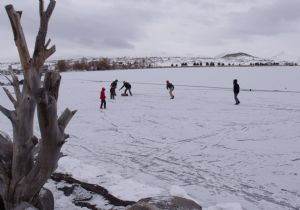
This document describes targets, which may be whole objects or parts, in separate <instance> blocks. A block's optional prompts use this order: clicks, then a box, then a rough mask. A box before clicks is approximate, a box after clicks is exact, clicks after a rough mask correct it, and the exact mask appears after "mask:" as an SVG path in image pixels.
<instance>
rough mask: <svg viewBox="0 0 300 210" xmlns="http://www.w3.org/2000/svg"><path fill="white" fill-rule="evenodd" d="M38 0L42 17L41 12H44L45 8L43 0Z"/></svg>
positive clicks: (41, 13) (41, 14)
mask: <svg viewBox="0 0 300 210" xmlns="http://www.w3.org/2000/svg"><path fill="white" fill-rule="evenodd" d="M39 1H40V7H39V9H40V17H42V16H43V14H44V10H45V6H44V0H39Z"/></svg>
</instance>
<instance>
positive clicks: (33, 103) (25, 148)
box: [0, 0, 76, 210]
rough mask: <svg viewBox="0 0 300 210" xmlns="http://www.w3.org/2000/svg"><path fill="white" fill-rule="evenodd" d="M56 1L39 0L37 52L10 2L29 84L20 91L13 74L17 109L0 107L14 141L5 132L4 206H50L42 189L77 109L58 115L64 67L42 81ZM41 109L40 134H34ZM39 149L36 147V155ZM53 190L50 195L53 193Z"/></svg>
mask: <svg viewBox="0 0 300 210" xmlns="http://www.w3.org/2000/svg"><path fill="white" fill-rule="evenodd" d="M55 4H56V2H55V0H50V3H49V5H48V7H47V9H46V10H45V8H44V1H43V0H39V12H40V29H39V32H38V35H37V38H36V42H35V49H34V53H33V57H32V58H31V57H30V55H29V51H28V48H27V44H26V40H25V36H24V33H23V29H22V26H21V23H20V19H21V14H22V12H17V11H15V10H14V7H13V6H12V5H7V6H6V11H7V14H8V17H9V19H10V23H11V26H12V31H13V34H14V40H15V43H16V46H17V49H18V52H19V56H20V61H21V64H22V68H23V71H24V85H23V88H22V91H21V90H20V87H19V81H18V79H17V77H16V76H15V75H13V74H12V80H11V83H12V84H13V86H14V92H15V97H14V96H13V95H12V94H11V93H10V92H9V91H8V90H7V89H4V91H5V93H6V94H7V96H8V98H9V99H10V101H11V102H12V103H13V105H14V108H15V110H12V111H11V110H8V109H6V108H4V107H3V106H1V105H0V111H1V112H2V113H3V114H4V115H5V116H6V117H8V118H9V119H10V121H11V123H12V126H13V141H11V140H10V139H9V137H7V136H6V135H2V134H1V135H0V201H1V198H2V200H3V205H4V207H5V210H11V209H14V208H16V209H22V208H23V207H22V206H28V205H32V206H36V207H37V206H38V207H40V208H41V207H43V206H45V205H43V204H41V202H43V200H47V199H45V197H43V196H45V194H43V195H39V194H40V191H41V189H42V187H43V185H44V184H45V182H46V181H47V180H48V179H49V178H50V176H51V174H52V173H53V172H54V171H55V169H56V167H57V162H58V160H59V158H60V157H61V152H60V150H61V147H62V145H63V144H64V143H65V141H66V139H67V137H68V135H66V134H65V133H64V131H65V128H66V126H67V125H68V123H69V121H70V120H71V119H72V117H73V116H74V114H75V112H76V111H70V110H69V109H66V110H65V111H64V112H63V114H62V115H61V116H60V117H58V116H57V100H58V92H59V86H60V80H61V77H60V75H59V73H57V72H47V73H46V75H45V79H44V85H43V86H41V68H42V67H43V65H44V62H45V61H46V59H47V58H49V57H50V56H51V55H52V54H53V53H54V52H55V46H52V47H51V48H49V49H48V46H49V44H50V39H49V40H48V41H47V42H46V36H47V31H48V23H49V20H50V17H51V15H52V12H53V10H54V8H55ZM36 109H37V113H38V121H39V126H40V131H41V139H40V140H38V139H37V137H35V136H34V135H33V126H34V114H35V110H36ZM37 145H39V146H38V147H37ZM34 150H37V154H36V156H34ZM49 192H50V191H49ZM49 192H48V193H47V195H49V196H50V197H51V196H52V195H51V193H49ZM40 198H43V199H40ZM48 200H51V199H48ZM48 206H49V205H48ZM52 206H53V205H52ZM24 208H25V207H24ZM43 208H44V207H43ZM47 209H49V207H48V208H47Z"/></svg>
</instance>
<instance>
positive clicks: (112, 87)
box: [110, 79, 118, 99]
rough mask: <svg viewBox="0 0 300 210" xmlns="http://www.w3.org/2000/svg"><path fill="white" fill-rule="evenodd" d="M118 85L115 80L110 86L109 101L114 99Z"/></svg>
mask: <svg viewBox="0 0 300 210" xmlns="http://www.w3.org/2000/svg"><path fill="white" fill-rule="evenodd" d="M117 85H118V80H117V79H116V80H115V81H113V82H112V83H111V84H110V99H115V96H117V94H116V89H117Z"/></svg>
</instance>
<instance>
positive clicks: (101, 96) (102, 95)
mask: <svg viewBox="0 0 300 210" xmlns="http://www.w3.org/2000/svg"><path fill="white" fill-rule="evenodd" d="M105 98H106V96H105V88H104V87H103V88H102V90H101V92H100V100H101V105H100V109H102V107H104V109H106V100H105Z"/></svg>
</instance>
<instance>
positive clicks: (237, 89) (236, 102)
mask: <svg viewBox="0 0 300 210" xmlns="http://www.w3.org/2000/svg"><path fill="white" fill-rule="evenodd" d="M239 92H240V86H239V84H238V83H237V79H235V80H233V93H234V100H235V105H238V104H240V100H239V99H238V97H237V96H238V94H239Z"/></svg>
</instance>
